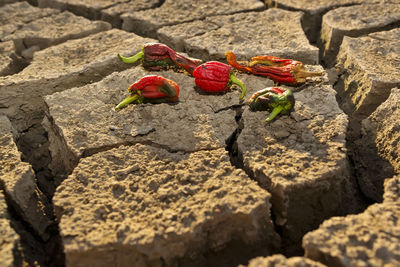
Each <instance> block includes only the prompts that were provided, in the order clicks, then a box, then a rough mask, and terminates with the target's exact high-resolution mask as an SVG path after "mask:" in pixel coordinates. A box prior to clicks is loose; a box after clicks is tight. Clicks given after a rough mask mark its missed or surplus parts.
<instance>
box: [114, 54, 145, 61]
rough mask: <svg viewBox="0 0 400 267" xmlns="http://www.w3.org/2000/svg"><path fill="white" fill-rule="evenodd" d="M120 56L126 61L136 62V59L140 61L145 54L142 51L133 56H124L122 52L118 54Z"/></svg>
mask: <svg viewBox="0 0 400 267" xmlns="http://www.w3.org/2000/svg"><path fill="white" fill-rule="evenodd" d="M118 56H119V58H120V59H121V60H122V61H123V62H125V63H135V62H136V61H138V60H139V59H142V58H143V56H144V52H143V51H140V52H138V53H137V54H136V55H134V56H131V57H124V56H122V55H121V54H118Z"/></svg>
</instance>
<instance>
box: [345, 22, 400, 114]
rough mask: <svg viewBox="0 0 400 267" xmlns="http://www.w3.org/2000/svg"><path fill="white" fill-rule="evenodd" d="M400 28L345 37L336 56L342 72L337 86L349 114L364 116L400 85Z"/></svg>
mask: <svg viewBox="0 0 400 267" xmlns="http://www.w3.org/2000/svg"><path fill="white" fill-rule="evenodd" d="M399 40H400V29H394V30H391V31H384V32H379V33H371V34H369V35H368V36H365V37H359V38H350V37H344V39H343V43H342V46H341V48H340V51H339V54H338V57H337V61H338V63H337V67H338V68H339V69H340V71H341V72H342V75H341V76H340V79H341V81H340V82H339V85H338V86H337V90H338V96H339V102H341V107H342V109H343V110H344V111H345V112H346V113H347V114H353V115H354V116H360V117H362V118H365V117H366V116H368V115H370V114H371V113H372V112H373V111H374V110H375V109H376V108H377V107H378V106H379V104H381V103H382V102H383V101H385V100H386V99H387V98H388V96H389V94H390V89H391V88H394V87H396V86H400V78H399V77H400V63H399V62H400V61H399V59H400V46H399V45H398V44H399Z"/></svg>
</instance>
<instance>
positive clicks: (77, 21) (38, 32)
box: [3, 11, 111, 57]
mask: <svg viewBox="0 0 400 267" xmlns="http://www.w3.org/2000/svg"><path fill="white" fill-rule="evenodd" d="M109 29H111V25H110V24H109V23H107V22H104V21H90V20H88V19H85V18H83V17H79V16H75V15H74V14H72V13H70V12H68V11H65V12H63V13H60V14H56V15H52V16H49V17H45V18H41V19H38V20H35V21H34V22H31V23H28V24H25V25H24V26H22V27H21V28H20V29H18V30H17V31H16V32H15V33H13V34H10V35H8V36H6V37H5V38H3V40H4V41H10V40H13V41H14V43H15V46H16V50H17V53H19V54H20V53H22V51H24V50H26V49H31V50H32V47H35V50H40V49H44V48H47V47H49V46H53V45H56V44H60V43H63V42H65V41H68V40H71V39H78V38H83V37H86V36H88V35H90V34H94V33H98V32H101V31H106V30H109ZM32 56H33V55H31V56H30V57H32Z"/></svg>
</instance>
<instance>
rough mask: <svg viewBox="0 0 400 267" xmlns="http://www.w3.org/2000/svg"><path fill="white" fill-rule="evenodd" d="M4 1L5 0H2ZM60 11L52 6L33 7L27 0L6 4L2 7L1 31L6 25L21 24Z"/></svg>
mask: <svg viewBox="0 0 400 267" xmlns="http://www.w3.org/2000/svg"><path fill="white" fill-rule="evenodd" d="M2 2H4V1H2ZM58 13H60V11H59V10H56V9H51V8H37V7H33V6H31V5H30V4H28V3H27V2H18V3H14V4H10V5H5V6H2V7H1V8H0V31H1V29H2V28H1V27H2V26H4V25H8V24H12V25H15V26H20V25H23V24H25V23H29V22H32V21H34V20H37V19H40V18H43V17H47V16H50V15H55V14H58Z"/></svg>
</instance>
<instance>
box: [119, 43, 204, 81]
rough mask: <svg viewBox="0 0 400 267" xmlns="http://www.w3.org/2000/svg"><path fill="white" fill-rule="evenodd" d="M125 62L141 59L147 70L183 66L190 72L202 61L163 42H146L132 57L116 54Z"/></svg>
mask: <svg viewBox="0 0 400 267" xmlns="http://www.w3.org/2000/svg"><path fill="white" fill-rule="evenodd" d="M118 56H119V58H120V59H121V60H122V61H123V62H125V63H134V62H136V61H138V60H141V62H142V64H143V67H144V68H146V69H149V70H160V69H168V68H176V67H179V68H183V69H185V70H186V71H187V72H189V73H190V74H192V73H193V71H194V69H195V68H196V67H197V66H199V65H200V64H201V63H203V62H202V61H201V60H199V59H194V58H189V57H185V56H183V55H181V54H179V53H177V52H176V51H175V50H173V49H171V48H170V47H168V46H166V45H165V44H160V43H148V44H145V45H144V46H143V47H142V50H141V51H140V52H139V53H137V54H136V55H134V56H132V57H124V56H122V55H120V54H118Z"/></svg>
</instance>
